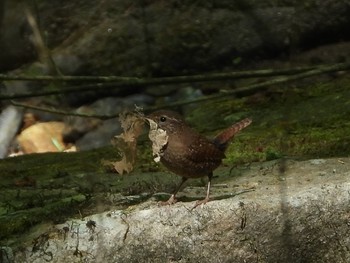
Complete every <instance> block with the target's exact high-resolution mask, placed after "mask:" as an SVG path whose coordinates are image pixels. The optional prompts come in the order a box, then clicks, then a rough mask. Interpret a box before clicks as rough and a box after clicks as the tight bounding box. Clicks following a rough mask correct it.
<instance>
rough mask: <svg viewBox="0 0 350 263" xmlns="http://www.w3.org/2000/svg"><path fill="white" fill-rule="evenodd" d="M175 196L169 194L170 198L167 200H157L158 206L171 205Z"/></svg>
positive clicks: (174, 201) (174, 200)
mask: <svg viewBox="0 0 350 263" xmlns="http://www.w3.org/2000/svg"><path fill="white" fill-rule="evenodd" d="M176 201H177V200H176V198H175V196H174V195H171V196H170V198H169V199H168V201H159V202H158V205H159V206H165V205H173V204H175V203H176Z"/></svg>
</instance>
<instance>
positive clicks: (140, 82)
mask: <svg viewBox="0 0 350 263" xmlns="http://www.w3.org/2000/svg"><path fill="white" fill-rule="evenodd" d="M323 67H326V66H322V67H320V66H319V67H316V68H315V67H311V68H310V67H300V68H293V69H283V70H272V69H266V70H256V71H238V72H228V73H214V74H206V75H192V76H177V77H164V78H145V79H142V78H135V77H131V78H128V77H118V76H110V77H107V76H101V77H92V76H37V77H28V76H27V77H24V76H16V77H15V76H13V78H12V80H14V79H16V80H20V79H21V80H24V79H26V80H45V81H48V80H64V81H73V80H78V79H79V80H90V81H93V80H96V81H104V82H111V81H118V82H114V83H95V84H88V85H83V86H78V87H69V88H61V89H50V90H43V91H39V92H33V93H21V94H7V95H0V100H11V99H21V98H30V97H41V96H48V95H56V94H66V93H73V92H82V91H89V90H98V89H107V88H110V89H116V88H127V87H131V86H134V87H140V86H150V85H152V86H156V85H166V84H177V83H190V82H203V81H218V80H233V79H241V78H253V77H254V78H256V77H271V76H276V75H277V76H279V75H291V74H296V73H300V72H305V71H306V70H309V71H310V70H312V69H320V68H323ZM1 77H3V79H4V78H5V79H7V80H10V79H11V76H8V75H1V74H0V79H1Z"/></svg>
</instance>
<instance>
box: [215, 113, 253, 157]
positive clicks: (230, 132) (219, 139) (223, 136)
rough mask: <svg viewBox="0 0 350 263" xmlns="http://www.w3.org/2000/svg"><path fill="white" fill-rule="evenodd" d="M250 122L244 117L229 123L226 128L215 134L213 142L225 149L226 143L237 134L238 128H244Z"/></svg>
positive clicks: (250, 121)
mask: <svg viewBox="0 0 350 263" xmlns="http://www.w3.org/2000/svg"><path fill="white" fill-rule="evenodd" d="M251 123H252V120H251V119H249V118H246V119H243V120H241V121H239V122H237V123H235V124H233V125H231V126H230V127H228V128H227V129H225V130H224V131H222V132H221V133H219V134H218V135H216V137H215V138H214V140H213V141H214V143H215V144H216V145H217V146H218V147H219V148H220V149H222V150H225V148H226V146H227V143H228V142H229V141H230V140H231V139H232V138H233V137H234V136H235V134H237V133H238V132H239V131H240V130H242V129H244V128H245V127H247V126H249V125H250V124H251Z"/></svg>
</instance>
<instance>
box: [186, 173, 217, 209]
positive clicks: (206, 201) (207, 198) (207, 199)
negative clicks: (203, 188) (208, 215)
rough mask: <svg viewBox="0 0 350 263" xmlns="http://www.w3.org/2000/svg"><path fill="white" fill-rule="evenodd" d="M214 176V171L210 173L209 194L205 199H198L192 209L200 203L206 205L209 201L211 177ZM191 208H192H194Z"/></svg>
mask: <svg viewBox="0 0 350 263" xmlns="http://www.w3.org/2000/svg"><path fill="white" fill-rule="evenodd" d="M212 177H213V173H210V174H209V175H208V187H207V196H206V197H205V198H204V199H203V200H198V201H196V204H195V205H194V207H192V209H195V208H196V207H197V206H200V205H202V204H203V205H205V204H206V203H208V202H209V194H210V184H211V178H212ZM192 209H191V210H192Z"/></svg>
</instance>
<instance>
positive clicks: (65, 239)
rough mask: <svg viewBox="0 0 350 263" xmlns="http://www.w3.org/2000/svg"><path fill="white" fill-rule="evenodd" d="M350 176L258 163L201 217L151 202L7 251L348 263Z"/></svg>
mask: <svg viewBox="0 0 350 263" xmlns="http://www.w3.org/2000/svg"><path fill="white" fill-rule="evenodd" d="M349 171H350V158H342V159H335V158H334V159H313V160H306V161H294V160H288V161H283V160H280V161H273V162H266V163H256V164H252V165H250V166H246V167H241V168H239V169H235V170H233V174H231V175H230V177H231V179H229V180H228V181H227V182H226V183H227V188H218V186H217V187H215V186H214V187H213V197H216V198H214V199H220V196H223V195H226V196H229V195H232V197H230V198H225V199H222V200H216V201H212V202H209V203H208V204H207V205H205V206H203V207H198V208H196V209H194V210H191V208H192V207H193V205H194V203H193V202H178V203H177V204H175V205H173V206H170V207H168V206H166V207H158V206H157V205H156V203H155V202H154V201H148V202H146V203H142V204H139V205H136V206H133V207H129V208H128V209H126V210H124V211H122V210H111V211H108V212H105V213H100V214H95V215H91V216H88V217H85V218H83V219H72V220H68V221H67V222H66V223H64V224H60V225H55V226H47V225H46V226H42V227H41V228H39V229H37V230H36V231H35V232H32V233H31V234H30V235H29V236H27V237H26V238H25V239H24V240H26V243H24V244H23V245H21V247H22V249H21V250H16V249H15V248H13V251H12V250H11V249H10V248H9V247H6V248H3V251H7V252H6V253H7V255H10V256H11V257H12V253H13V259H14V261H15V262H45V261H50V262H82V261H84V262H349V260H350V253H349V251H350V250H349V248H350V238H349V236H350V235H349V231H350V208H349V205H348V204H349V191H350V183H349V180H348V178H349V176H350V172H349ZM218 173H219V174H220V173H224V174H225V173H229V170H228V168H220V169H219V171H218ZM214 183H215V180H214ZM247 190H253V191H247ZM203 194H204V191H203ZM235 195H236V196H235ZM31 242H32V243H31ZM23 247H25V249H23Z"/></svg>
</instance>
